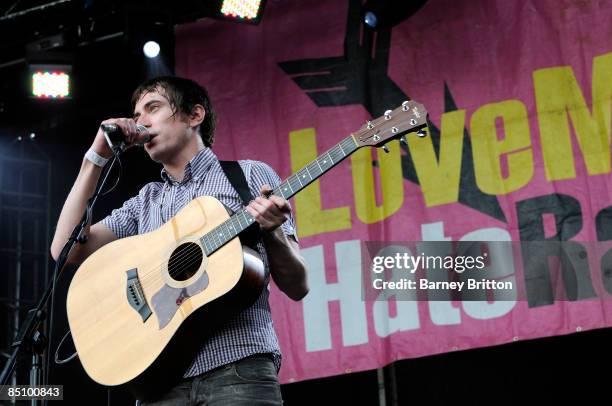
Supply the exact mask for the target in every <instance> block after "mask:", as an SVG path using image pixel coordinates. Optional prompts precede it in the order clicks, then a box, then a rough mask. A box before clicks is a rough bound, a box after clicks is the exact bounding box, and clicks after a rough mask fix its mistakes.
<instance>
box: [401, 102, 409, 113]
mask: <svg viewBox="0 0 612 406" xmlns="http://www.w3.org/2000/svg"><path fill="white" fill-rule="evenodd" d="M408 108H409V107H408V100H406V101H405V102H403V103H402V110H403V111H408Z"/></svg>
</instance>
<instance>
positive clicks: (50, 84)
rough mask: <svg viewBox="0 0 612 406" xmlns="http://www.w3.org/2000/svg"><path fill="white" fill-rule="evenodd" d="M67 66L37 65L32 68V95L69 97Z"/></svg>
mask: <svg viewBox="0 0 612 406" xmlns="http://www.w3.org/2000/svg"><path fill="white" fill-rule="evenodd" d="M68 68H69V67H63V69H62V67H39V68H37V67H36V66H31V69H32V96H34V97H36V98H39V99H65V98H70V69H68Z"/></svg>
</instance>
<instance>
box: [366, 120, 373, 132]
mask: <svg viewBox="0 0 612 406" xmlns="http://www.w3.org/2000/svg"><path fill="white" fill-rule="evenodd" d="M366 127H367V129H368V130H371V129H372V128H374V124H372V122H371V121H370V120H368V121H367V123H366Z"/></svg>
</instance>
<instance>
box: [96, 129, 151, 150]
mask: <svg viewBox="0 0 612 406" xmlns="http://www.w3.org/2000/svg"><path fill="white" fill-rule="evenodd" d="M100 128H101V129H102V131H104V136H105V138H106V142H107V143H108V146H109V147H110V148H111V149H112V150H115V149H116V148H119V150H120V151H124V150H125V148H126V147H127V145H126V143H125V135H124V134H123V131H122V130H121V127H119V126H118V125H117V124H102V125H101V126H100ZM136 130H137V131H138V137H137V138H136V141H134V145H139V146H143V145H144V144H146V143H147V142H149V141H151V140H152V139H153V138H154V137H155V135H153V134H151V133H149V130H148V129H147V127H145V126H144V125H142V124H137V125H136Z"/></svg>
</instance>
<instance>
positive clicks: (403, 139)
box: [400, 136, 408, 145]
mask: <svg viewBox="0 0 612 406" xmlns="http://www.w3.org/2000/svg"><path fill="white" fill-rule="evenodd" d="M400 142H401V143H402V144H404V145H408V141H406V138H404V136H401V137H400Z"/></svg>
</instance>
